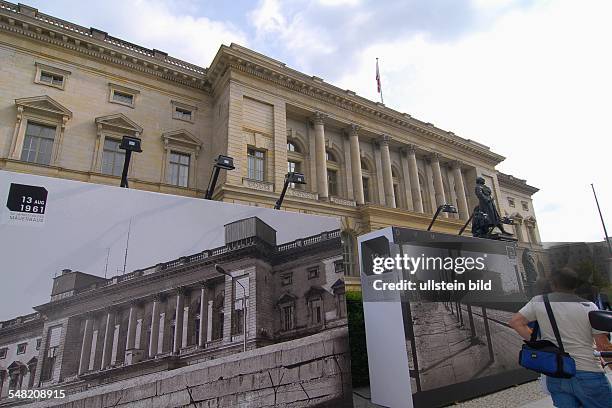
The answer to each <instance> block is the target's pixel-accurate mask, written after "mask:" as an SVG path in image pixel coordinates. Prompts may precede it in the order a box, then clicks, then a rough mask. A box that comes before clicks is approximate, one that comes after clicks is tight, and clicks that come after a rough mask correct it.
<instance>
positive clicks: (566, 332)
mask: <svg viewBox="0 0 612 408" xmlns="http://www.w3.org/2000/svg"><path fill="white" fill-rule="evenodd" d="M551 278H552V282H551V283H552V289H553V291H552V293H550V294H545V295H541V296H536V297H534V298H533V299H531V300H530V301H529V302H528V303H527V304H526V305H525V306H524V307H523V308H522V309H521V310H519V311H518V313H516V314H514V316H513V317H512V319H511V320H510V322H509V324H510V326H511V327H512V328H513V329H514V330H515V331H516V332H517V333H518V334H519V335H520V336H521V337H522V338H523V339H524V340H525V344H524V345H523V347H522V349H521V351H520V353H519V364H520V365H522V366H523V367H525V368H527V369H530V370H533V371H536V372H539V373H542V374H544V375H546V377H547V378H546V383H547V388H548V391H549V392H550V394H551V398H552V400H553V403H554V405H555V406H556V407H562V408H574V407H576V408H579V407H584V408H611V407H612V387H611V386H610V383H609V381H608V379H607V378H606V375H605V374H604V371H603V368H602V367H601V364H600V362H599V361H598V360H597V359H596V358H595V357H594V355H593V344H595V348H596V349H597V350H600V351H608V350H612V344H610V341H609V339H608V333H607V332H602V331H599V330H595V329H593V328H592V327H591V324H590V322H589V317H588V315H589V312H590V311H592V310H597V309H598V308H597V306H596V305H595V304H594V303H592V302H589V301H587V300H585V299H582V298H580V297H578V296H576V295H575V294H574V293H573V292H574V290H575V288H576V287H577V284H578V279H577V277H576V274H575V272H574V271H573V270H571V269H569V268H563V269H561V270H559V271H557V272H556V273H553V275H552V277H551ZM530 321H536V322H537V323H536V324H537V328H534V329H533V330H532V329H531V328H529V326H528V324H529V322H530ZM536 331H539V333H540V340H537V339H536V336H535V332H536Z"/></svg>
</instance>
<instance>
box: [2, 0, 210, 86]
mask: <svg viewBox="0 0 612 408" xmlns="http://www.w3.org/2000/svg"><path fill="white" fill-rule="evenodd" d="M0 30H2V31H5V32H9V33H12V34H14V35H21V36H24V37H28V38H31V39H33V40H37V41H41V42H45V43H47V44H52V45H55V46H58V47H62V48H66V49H69V50H72V51H75V52H78V53H81V54H83V55H85V56H87V57H90V58H96V59H100V60H103V61H104V62H107V63H111V64H116V65H120V66H122V67H124V68H129V69H132V70H135V71H138V72H141V73H145V74H149V75H153V76H156V77H158V78H162V79H165V80H168V81H171V82H178V83H180V84H182V85H186V86H189V87H193V88H197V89H203V90H209V89H210V87H209V84H208V82H207V75H206V71H207V70H206V69H205V68H202V67H199V66H197V65H194V64H190V63H188V62H185V61H181V60H179V59H177V58H173V57H171V56H169V55H168V54H166V53H165V52H162V51H159V50H150V49H148V48H145V47H141V46H138V45H135V44H132V43H129V42H127V41H123V40H120V39H118V38H115V37H111V36H109V35H108V34H107V33H106V32H104V31H101V30H98V29H96V28H93V27H92V28H86V27H82V26H79V25H77V24H73V23H69V22H67V21H64V20H61V19H59V18H55V17H52V16H49V15H46V14H43V13H40V12H39V11H38V10H37V9H35V8H33V7H29V6H26V5H23V4H19V5H15V4H13V3H9V2H6V1H2V0H0Z"/></svg>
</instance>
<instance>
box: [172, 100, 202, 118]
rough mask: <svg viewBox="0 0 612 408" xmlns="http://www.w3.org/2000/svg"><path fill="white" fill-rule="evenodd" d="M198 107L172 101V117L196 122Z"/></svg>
mask: <svg viewBox="0 0 612 408" xmlns="http://www.w3.org/2000/svg"><path fill="white" fill-rule="evenodd" d="M197 110H198V108H197V107H196V106H193V105H189V104H186V103H183V102H179V101H172V119H176V120H182V121H184V122H189V123H194V122H195V114H196V111H197Z"/></svg>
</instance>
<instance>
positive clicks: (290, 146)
mask: <svg viewBox="0 0 612 408" xmlns="http://www.w3.org/2000/svg"><path fill="white" fill-rule="evenodd" d="M287 151H288V152H295V153H302V150H301V149H300V147H299V145H298V144H296V143H295V142H293V141H291V140H289V141H287Z"/></svg>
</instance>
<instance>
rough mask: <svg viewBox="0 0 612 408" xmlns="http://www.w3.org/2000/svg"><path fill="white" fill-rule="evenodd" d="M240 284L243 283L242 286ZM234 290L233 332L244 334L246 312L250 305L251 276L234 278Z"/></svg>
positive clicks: (234, 333)
mask: <svg viewBox="0 0 612 408" xmlns="http://www.w3.org/2000/svg"><path fill="white" fill-rule="evenodd" d="M239 282H240V283H239ZM240 284H242V286H240ZM243 286H244V289H243ZM233 291H234V308H233V310H232V312H233V316H232V334H233V335H241V334H243V329H244V319H245V316H246V314H247V313H248V307H249V277H248V276H242V277H240V278H236V279H234V288H233ZM247 330H248V328H247Z"/></svg>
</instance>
